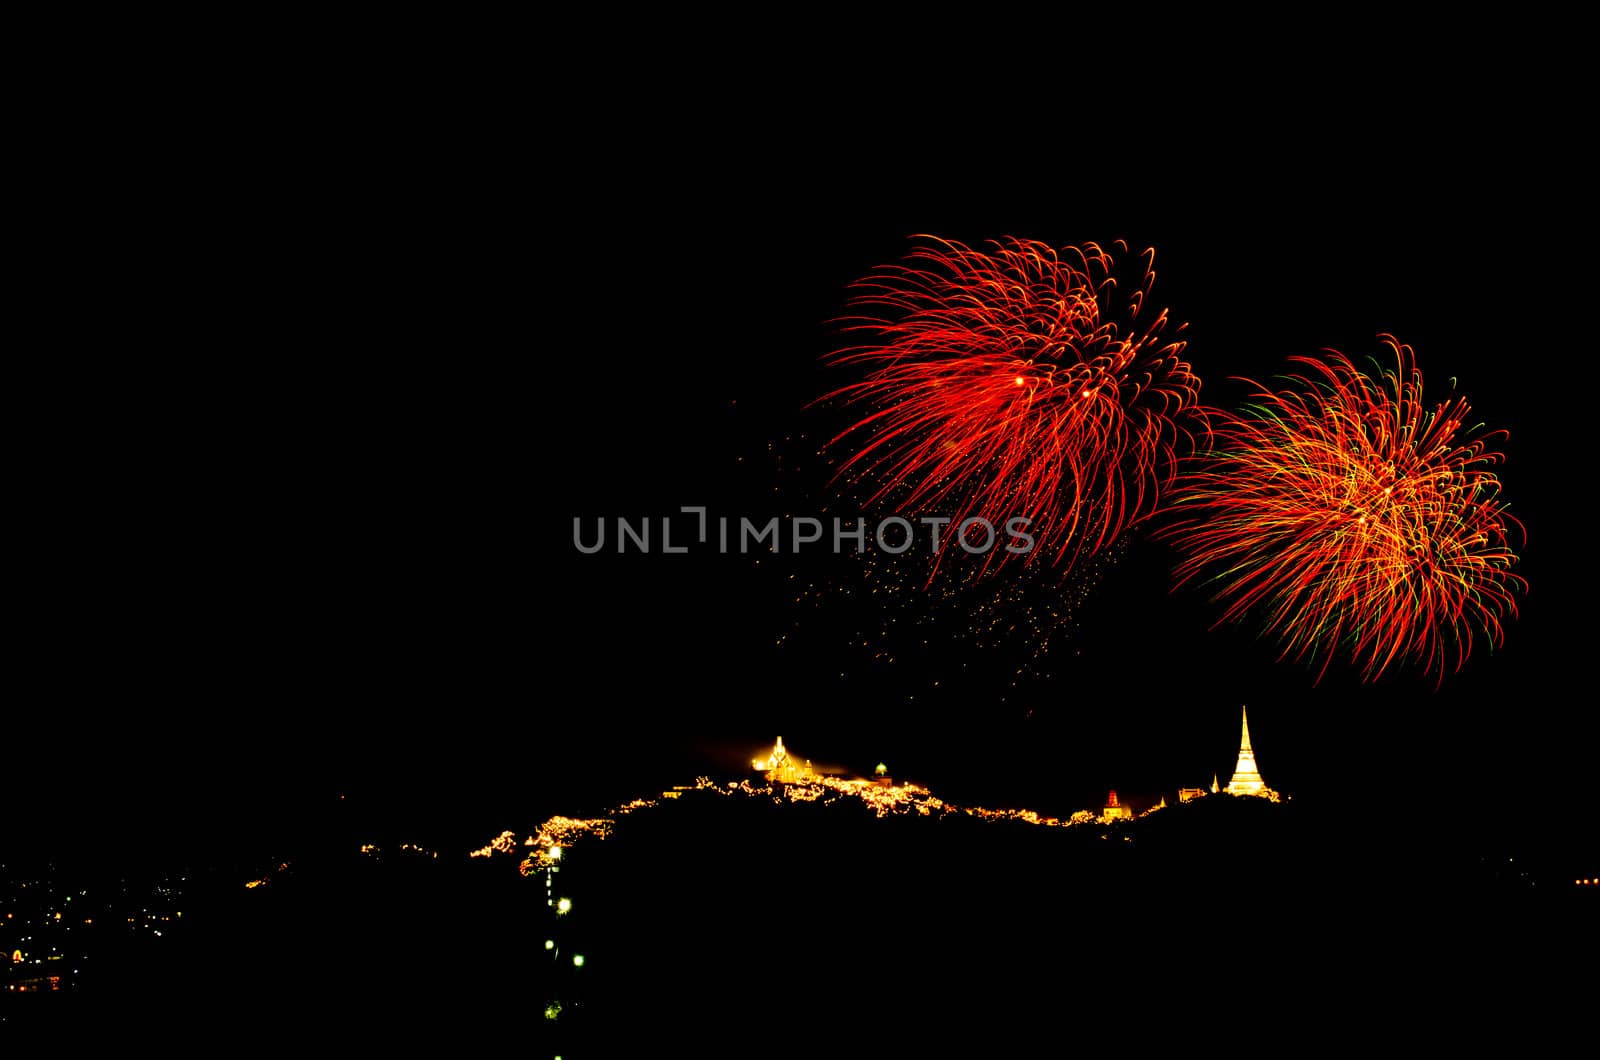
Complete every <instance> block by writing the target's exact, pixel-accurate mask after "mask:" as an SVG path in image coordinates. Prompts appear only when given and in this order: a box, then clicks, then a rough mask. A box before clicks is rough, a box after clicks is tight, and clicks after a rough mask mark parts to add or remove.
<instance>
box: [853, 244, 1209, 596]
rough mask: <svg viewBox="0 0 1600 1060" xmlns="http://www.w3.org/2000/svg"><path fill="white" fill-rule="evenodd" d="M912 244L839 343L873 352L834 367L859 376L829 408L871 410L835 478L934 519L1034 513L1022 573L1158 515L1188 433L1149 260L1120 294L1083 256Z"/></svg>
mask: <svg viewBox="0 0 1600 1060" xmlns="http://www.w3.org/2000/svg"><path fill="white" fill-rule="evenodd" d="M917 238H919V239H922V240H925V241H926V242H925V244H924V245H920V246H918V247H916V248H915V249H914V250H912V252H911V253H910V254H909V255H908V256H907V257H906V259H905V261H904V262H903V263H902V264H900V265H894V266H885V267H882V268H879V269H877V270H876V271H875V272H874V273H872V274H871V275H869V276H868V277H867V278H865V279H863V280H861V281H860V282H859V283H858V284H856V285H855V287H856V290H857V291H858V294H857V295H856V297H855V298H854V299H853V301H852V305H854V306H855V307H857V308H858V309H860V310H861V311H862V312H861V315H859V316H854V317H851V318H848V319H847V320H846V321H845V322H844V323H845V330H846V332H847V333H850V334H852V335H856V336H865V337H866V341H864V342H862V344H860V345H858V346H854V347H851V348H849V349H845V350H842V351H840V352H839V353H837V354H835V355H834V358H833V359H834V360H835V361H836V362H837V363H840V364H843V365H848V366H851V367H854V368H857V369H861V370H863V371H864V376H863V378H861V379H860V381H858V382H855V383H853V384H851V385H849V386H845V387H842V388H841V389H839V390H836V391H834V392H833V393H832V394H829V395H827V396H826V397H825V398H824V400H828V399H840V400H842V401H844V402H846V403H849V404H852V405H863V406H866V407H867V408H868V409H869V410H870V411H869V412H868V414H866V415H865V416H863V418H861V419H860V420H858V421H857V422H856V423H854V424H853V425H852V426H850V427H849V428H847V429H846V430H845V431H844V432H842V433H841V434H840V435H839V436H838V437H836V438H835V439H833V444H838V443H840V442H842V441H844V440H846V439H849V440H850V441H851V442H852V444H854V445H856V446H858V448H856V450H855V452H854V453H853V454H852V455H851V456H850V457H849V458H848V459H847V460H846V461H845V462H844V463H843V465H842V467H841V469H840V471H841V474H860V476H861V477H862V478H863V479H865V480H866V481H868V482H869V483H870V485H869V487H868V494H869V495H868V498H867V503H868V504H869V505H875V504H879V503H882V502H885V501H889V502H890V503H892V504H893V506H894V507H895V509H896V510H898V511H911V510H919V509H922V510H926V509H935V510H938V511H941V512H943V513H945V514H948V515H950V516H951V518H952V520H953V525H959V524H960V523H961V522H962V521H963V520H966V519H968V518H983V519H986V520H988V521H989V522H990V523H991V524H993V525H994V526H996V527H1000V526H1002V525H1003V524H1004V522H1005V520H1007V519H1009V518H1012V517H1016V516H1023V517H1026V518H1027V519H1029V521H1030V527H1031V532H1032V533H1033V534H1034V535H1035V536H1036V538H1037V542H1038V543H1037V545H1036V548H1035V550H1034V552H1033V553H1032V554H1030V556H1029V559H1030V560H1031V559H1032V558H1033V556H1034V555H1041V554H1042V555H1046V556H1048V557H1049V558H1050V560H1051V561H1052V562H1054V563H1064V564H1065V565H1066V566H1069V567H1070V565H1071V562H1072V560H1073V559H1075V558H1076V557H1078V556H1079V555H1080V554H1082V555H1092V554H1093V553H1094V552H1096V551H1098V550H1099V549H1101V548H1104V547H1105V546H1106V545H1107V544H1109V543H1110V542H1111V541H1112V540H1114V539H1115V538H1116V537H1117V535H1118V534H1120V533H1121V532H1122V531H1123V530H1125V529H1126V528H1128V527H1129V526H1131V525H1133V524H1134V523H1136V522H1138V521H1139V520H1141V519H1143V518H1146V517H1147V516H1149V515H1150V514H1152V513H1153V511H1154V510H1155V508H1156V505H1157V500H1158V496H1159V494H1160V492H1161V490H1162V488H1164V487H1165V486H1166V485H1167V484H1168V483H1170V481H1171V478H1172V476H1173V474H1174V472H1175V459H1174V457H1175V449H1176V446H1177V444H1178V440H1179V438H1184V437H1187V436H1188V433H1189V429H1190V427H1191V425H1192V421H1197V420H1198V410H1197V404H1198V399H1199V390H1200V380H1199V379H1198V378H1196V377H1195V376H1194V375H1193V374H1192V373H1191V372H1190V370H1189V366H1188V365H1187V364H1186V363H1184V362H1183V360H1182V359H1181V354H1182V352H1183V347H1184V343H1183V342H1181V341H1163V340H1162V338H1161V335H1162V332H1163V331H1164V330H1165V328H1166V326H1167V323H1168V320H1167V313H1166V310H1164V309H1163V310H1160V311H1157V312H1152V311H1149V310H1147V309H1146V308H1145V302H1146V300H1147V299H1148V297H1149V293H1150V288H1151V285H1152V283H1153V282H1154V280H1155V272H1154V271H1153V269H1152V267H1151V265H1152V262H1153V259H1154V251H1153V250H1146V251H1145V252H1144V253H1143V254H1140V255H1137V256H1135V257H1134V258H1133V261H1134V262H1135V263H1136V265H1135V267H1134V268H1133V269H1132V270H1130V272H1129V274H1124V275H1122V276H1121V278H1122V279H1123V281H1124V285H1125V286H1123V287H1120V288H1119V285H1118V278H1119V274H1118V271H1117V264H1116V262H1115V260H1114V259H1113V257H1112V255H1111V253H1109V252H1107V251H1105V250H1102V249H1101V248H1100V247H1099V246H1097V245H1095V244H1093V243H1086V244H1084V245H1083V246H1081V247H1066V248H1063V249H1061V250H1056V249H1054V248H1052V247H1050V246H1048V245H1047V244H1044V243H1039V242H1034V241H1031V240H1021V239H1003V240H997V241H991V242H990V243H989V244H988V249H987V250H974V249H972V248H969V247H967V246H964V245H962V244H960V243H954V242H949V241H946V240H942V239H936V238H933V237H917ZM1113 247H1114V249H1115V250H1116V251H1117V252H1118V253H1120V254H1124V255H1126V254H1127V252H1128V248H1127V245H1126V244H1124V243H1120V242H1119V243H1116V244H1114V245H1113ZM1141 318H1142V319H1141ZM1141 324H1142V325H1143V326H1142V327H1141V326H1140V325H1141ZM1174 330H1175V331H1182V326H1180V327H1178V328H1176V329H1174ZM993 555H994V554H993V553H991V558H992V556H993ZM999 555H1000V557H1001V558H1002V559H1003V558H1004V557H1005V554H1004V553H1003V552H1001V553H999Z"/></svg>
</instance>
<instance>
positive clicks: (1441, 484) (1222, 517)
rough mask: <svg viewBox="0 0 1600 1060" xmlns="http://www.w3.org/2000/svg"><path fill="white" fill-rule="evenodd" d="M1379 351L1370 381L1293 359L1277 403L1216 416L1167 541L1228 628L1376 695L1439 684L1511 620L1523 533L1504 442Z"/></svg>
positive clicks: (1398, 357) (1263, 399) (1333, 354)
mask: <svg viewBox="0 0 1600 1060" xmlns="http://www.w3.org/2000/svg"><path fill="white" fill-rule="evenodd" d="M1381 338H1382V339H1383V342H1384V343H1385V345H1386V346H1387V347H1388V351H1389V353H1390V354H1391V355H1392V356H1391V357H1390V358H1389V363H1388V364H1387V365H1380V364H1379V362H1377V361H1374V362H1373V364H1374V366H1376V367H1378V368H1379V372H1378V374H1377V376H1376V377H1374V376H1369V375H1367V374H1365V373H1364V372H1362V371H1361V370H1360V369H1359V368H1357V367H1356V365H1355V364H1353V363H1352V362H1351V361H1350V359H1349V358H1347V357H1345V356H1344V355H1343V354H1341V353H1338V352H1337V351H1333V350H1329V351H1326V356H1325V357H1324V358H1322V359H1316V358H1308V357H1296V358H1293V359H1292V360H1293V361H1294V362H1295V363H1297V364H1299V365H1301V366H1303V367H1304V369H1305V374H1302V375H1295V376H1291V377H1289V379H1288V380H1287V383H1288V385H1287V386H1286V387H1285V388H1284V389H1281V390H1269V389H1268V388H1266V387H1264V386H1261V385H1260V384H1252V385H1255V386H1256V387H1257V388H1258V390H1259V393H1258V394H1257V395H1256V397H1255V398H1254V400H1253V401H1252V402H1251V403H1250V404H1249V405H1248V406H1247V407H1246V410H1245V412H1244V413H1242V414H1233V413H1225V412H1213V413H1212V414H1211V415H1212V423H1213V425H1214V430H1213V434H1212V448H1211V452H1210V453H1209V454H1208V455H1207V456H1206V457H1205V458H1204V459H1202V460H1199V461H1197V462H1196V464H1197V466H1196V468H1195V470H1193V471H1188V470H1186V471H1185V473H1184V475H1183V477H1182V479H1181V480H1180V483H1179V485H1178V487H1177V489H1176V491H1175V494H1174V502H1173V505H1172V509H1171V510H1172V511H1173V512H1174V513H1175V514H1176V515H1177V516H1178V522H1177V523H1175V524H1174V525H1173V526H1172V527H1171V528H1169V529H1168V530H1167V531H1165V532H1164V536H1167V537H1169V538H1170V539H1171V540H1172V541H1173V542H1174V543H1175V544H1176V545H1177V546H1178V547H1179V548H1180V549H1181V550H1182V551H1183V552H1185V553H1187V558H1186V559H1184V560H1183V562H1182V563H1181V564H1180V565H1179V567H1178V569H1177V580H1178V584H1180V585H1181V584H1184V583H1186V582H1190V581H1194V580H1197V579H1205V580H1206V582H1207V584H1209V585H1210V586H1211V587H1212V589H1213V592H1214V597H1213V599H1214V600H1216V601H1218V602H1223V603H1225V604H1226V605H1227V606H1226V608H1225V609H1224V611H1223V614H1222V621H1230V620H1235V619H1239V618H1242V617H1244V616H1245V615H1246V613H1247V612H1256V613H1259V614H1260V615H1262V616H1263V617H1264V619H1265V626H1266V631H1267V633H1268V634H1269V635H1273V636H1275V637H1277V638H1278V639H1279V641H1280V643H1281V644H1282V647H1283V657H1285V658H1291V657H1292V658H1294V659H1295V660H1297V661H1298V660H1311V661H1313V662H1316V661H1317V660H1319V659H1320V666H1319V667H1318V670H1317V676H1318V678H1319V679H1320V678H1321V676H1322V675H1323V674H1324V673H1325V672H1326V671H1327V666H1328V663H1329V662H1330V661H1331V660H1332V659H1333V658H1334V657H1335V656H1336V655H1339V654H1345V655H1348V657H1349V658H1351V660H1352V661H1354V662H1355V663H1356V664H1357V665H1358V666H1359V668H1360V670H1361V673H1362V677H1363V679H1364V680H1367V681H1372V680H1375V679H1376V678H1377V677H1378V676H1379V675H1381V674H1382V673H1383V672H1384V670H1386V669H1387V668H1388V667H1389V666H1391V665H1393V664H1395V663H1397V662H1399V661H1401V660H1410V661H1412V662H1415V663H1417V664H1420V665H1421V666H1422V667H1423V670H1424V672H1425V673H1434V672H1437V673H1438V675H1439V680H1440V681H1441V682H1442V681H1443V680H1444V673H1445V671H1446V670H1447V669H1451V668H1453V669H1455V670H1457V671H1459V670H1460V668H1461V666H1462V665H1463V664H1464V663H1465V662H1466V660H1467V657H1468V655H1469V654H1470V653H1471V650H1472V644H1473V640H1474V638H1475V637H1479V636H1481V637H1483V638H1485V639H1486V640H1487V642H1488V643H1489V645H1490V646H1491V647H1497V646H1498V645H1499V644H1500V643H1501V641H1502V640H1503V638H1504V634H1505V628H1504V624H1505V622H1506V621H1507V620H1508V619H1509V618H1514V617H1515V615H1516V597H1517V595H1518V593H1519V592H1521V591H1522V590H1525V589H1526V587H1527V583H1526V582H1525V581H1524V580H1523V579H1522V578H1521V577H1519V576H1518V575H1516V574H1513V573H1511V567H1512V565H1513V564H1514V563H1515V562H1516V555H1515V553H1514V552H1513V551H1512V549H1513V540H1512V539H1513V537H1514V536H1515V537H1520V536H1521V534H1522V527H1521V524H1520V523H1518V522H1517V521H1516V520H1515V519H1514V518H1512V517H1511V515H1510V514H1509V513H1508V512H1507V511H1506V507H1505V505H1504V504H1503V503H1502V502H1501V501H1500V499H1499V498H1500V482H1499V480H1498V479H1497V478H1496V477H1495V475H1494V473H1493V471H1492V470H1491V469H1492V468H1493V467H1494V466H1495V465H1496V464H1498V463H1499V462H1500V461H1501V460H1502V459H1503V457H1502V455H1501V454H1500V453H1499V452H1497V451H1496V450H1495V449H1494V448H1493V443H1494V442H1495V441H1496V440H1497V439H1498V438H1499V437H1501V436H1503V432H1494V433H1489V434H1482V435H1475V433H1474V432H1475V429H1474V428H1465V427H1464V425H1465V424H1466V422H1467V421H1466V416H1467V412H1468V411H1469V408H1470V407H1469V405H1468V404H1467V402H1466V400H1465V399H1464V398H1462V397H1460V396H1452V397H1450V398H1449V399H1448V400H1446V401H1444V402H1441V403H1439V404H1437V405H1434V406H1432V407H1429V406H1427V405H1425V404H1424V403H1423V400H1422V374H1421V372H1419V371H1418V370H1417V367H1416V362H1415V358H1414V355H1413V353H1412V350H1411V348H1410V347H1409V346H1403V345H1401V344H1400V342H1399V341H1398V340H1396V339H1395V338H1393V337H1392V336H1388V335H1384V336H1381Z"/></svg>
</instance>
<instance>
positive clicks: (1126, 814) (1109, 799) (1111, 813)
mask: <svg viewBox="0 0 1600 1060" xmlns="http://www.w3.org/2000/svg"><path fill="white" fill-rule="evenodd" d="M1100 819H1101V820H1103V821H1116V820H1123V821H1131V820H1133V810H1131V809H1129V808H1128V807H1126V806H1124V805H1122V803H1120V802H1118V801H1117V793H1116V790H1115V789H1113V790H1112V792H1111V794H1110V795H1108V796H1106V805H1105V809H1103V810H1101V811H1100Z"/></svg>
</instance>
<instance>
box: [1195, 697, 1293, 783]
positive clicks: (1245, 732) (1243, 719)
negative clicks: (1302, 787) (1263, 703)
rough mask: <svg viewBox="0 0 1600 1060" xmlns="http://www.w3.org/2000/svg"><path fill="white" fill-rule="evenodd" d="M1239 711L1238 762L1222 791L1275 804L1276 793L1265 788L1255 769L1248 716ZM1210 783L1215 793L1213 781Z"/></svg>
mask: <svg viewBox="0 0 1600 1060" xmlns="http://www.w3.org/2000/svg"><path fill="white" fill-rule="evenodd" d="M1239 709H1240V733H1239V761H1238V764H1236V765H1235V766H1234V767H1233V779H1232V780H1230V781H1228V786H1227V787H1226V788H1225V789H1223V790H1225V791H1226V792H1227V793H1228V794H1229V795H1254V796H1258V797H1260V798H1264V799H1271V800H1272V801H1274V802H1276V801H1278V793H1277V792H1275V791H1273V790H1272V789H1271V788H1269V787H1267V784H1266V781H1264V780H1262V779H1261V772H1260V770H1258V769H1257V768H1256V753H1255V751H1254V750H1253V749H1252V748H1251V746H1250V716H1249V714H1248V713H1247V712H1246V711H1245V710H1244V708H1243V707H1241V708H1239ZM1211 783H1212V785H1213V787H1212V790H1213V791H1215V790H1216V788H1215V784H1216V781H1215V779H1213V780H1212V782H1211Z"/></svg>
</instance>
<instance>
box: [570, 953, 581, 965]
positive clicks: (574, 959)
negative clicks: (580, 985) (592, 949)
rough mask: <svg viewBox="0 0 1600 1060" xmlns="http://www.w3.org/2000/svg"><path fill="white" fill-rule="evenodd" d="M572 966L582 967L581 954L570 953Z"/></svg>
mask: <svg viewBox="0 0 1600 1060" xmlns="http://www.w3.org/2000/svg"><path fill="white" fill-rule="evenodd" d="M572 966H573V967H574V968H582V967H583V954H581V953H574V954H573V955H572Z"/></svg>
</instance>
